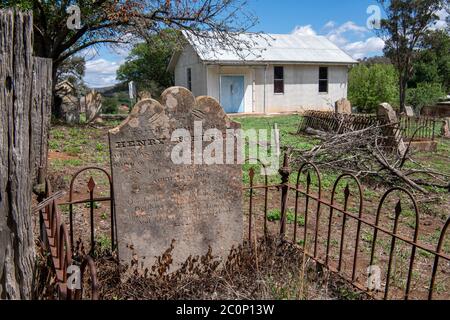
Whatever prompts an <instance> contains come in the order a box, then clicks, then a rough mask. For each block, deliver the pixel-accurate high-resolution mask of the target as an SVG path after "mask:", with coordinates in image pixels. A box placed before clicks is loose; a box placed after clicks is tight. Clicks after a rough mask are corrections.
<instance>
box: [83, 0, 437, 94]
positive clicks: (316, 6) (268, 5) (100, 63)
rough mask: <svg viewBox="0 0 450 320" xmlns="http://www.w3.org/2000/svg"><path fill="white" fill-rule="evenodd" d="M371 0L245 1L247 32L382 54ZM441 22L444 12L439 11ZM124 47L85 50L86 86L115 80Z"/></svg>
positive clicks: (357, 55) (350, 51)
mask: <svg viewBox="0 0 450 320" xmlns="http://www.w3.org/2000/svg"><path fill="white" fill-rule="evenodd" d="M372 5H377V2H376V1H372V0H249V8H248V10H250V11H251V12H252V13H253V14H254V15H255V16H257V17H258V19H259V23H258V25H257V26H255V27H254V28H253V29H252V30H251V31H263V32H266V33H292V32H299V33H306V34H318V35H324V36H326V37H327V38H328V39H330V40H331V41H332V42H334V43H335V44H336V45H338V46H339V47H340V48H341V49H343V50H344V51H346V52H347V53H348V54H350V55H351V56H353V57H354V58H356V59H359V58H363V57H370V56H374V55H380V54H382V49H383V47H384V42H383V41H382V40H381V39H380V38H378V37H377V36H376V34H375V33H374V32H373V30H370V29H369V28H368V27H367V21H368V20H370V19H369V17H370V16H371V14H372V13H373V11H372V12H370V13H367V10H368V8H369V7H370V6H372ZM440 17H441V25H442V23H443V21H444V20H445V14H444V13H443V12H442V13H441V14H440ZM126 56H127V49H126V48H122V49H116V50H113V49H109V48H106V47H101V48H99V50H98V51H97V52H96V51H95V50H93V49H91V50H88V52H87V58H88V61H87V63H86V69H87V70H86V76H85V81H86V83H87V84H88V86H90V87H102V86H108V85H112V84H114V83H116V80H115V75H116V70H117V68H118V67H119V66H120V64H122V63H123V61H124V59H125V57H126Z"/></svg>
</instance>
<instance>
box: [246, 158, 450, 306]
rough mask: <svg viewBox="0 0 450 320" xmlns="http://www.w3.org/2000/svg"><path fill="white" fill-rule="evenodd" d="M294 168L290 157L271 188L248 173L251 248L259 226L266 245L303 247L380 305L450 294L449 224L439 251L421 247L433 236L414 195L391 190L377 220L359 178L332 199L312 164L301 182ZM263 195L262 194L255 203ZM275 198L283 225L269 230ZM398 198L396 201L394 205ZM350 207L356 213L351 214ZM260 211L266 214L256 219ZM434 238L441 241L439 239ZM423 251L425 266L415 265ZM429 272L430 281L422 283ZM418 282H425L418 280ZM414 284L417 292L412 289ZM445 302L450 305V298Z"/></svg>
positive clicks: (300, 171)
mask: <svg viewBox="0 0 450 320" xmlns="http://www.w3.org/2000/svg"><path fill="white" fill-rule="evenodd" d="M288 160H289V159H288V156H287V155H285V157H284V163H283V167H282V168H281V169H280V170H279V173H280V177H281V183H275V184H269V183H268V180H267V177H265V178H264V179H263V180H264V181H263V182H262V183H260V184H258V183H256V181H255V170H254V168H253V167H251V168H250V169H249V171H248V177H249V186H246V187H244V190H246V191H247V192H248V240H249V242H250V243H252V242H253V241H254V239H255V234H254V233H256V231H255V229H259V227H260V225H258V224H259V223H261V224H262V225H263V227H262V233H263V235H264V237H267V236H268V233H269V232H271V233H275V235H276V236H280V238H281V239H283V240H284V241H288V242H290V243H292V244H293V245H296V246H298V247H299V249H301V250H302V251H303V252H304V255H305V257H307V258H309V259H312V260H314V261H315V262H316V263H318V264H320V265H322V266H324V267H325V268H326V269H328V270H329V271H331V272H333V273H335V274H337V275H338V276H340V277H341V278H343V279H345V280H346V281H348V282H349V283H351V284H352V285H353V286H354V287H356V288H357V289H359V290H362V291H364V292H366V293H367V294H369V295H370V296H372V297H373V298H375V299H391V298H398V297H402V298H404V299H410V298H418V299H429V300H432V299H433V298H434V297H435V294H436V291H437V289H436V288H437V287H438V286H440V287H444V289H442V288H441V290H440V291H442V290H443V291H444V293H445V292H447V294H448V292H449V289H450V276H449V275H448V273H449V271H450V255H449V251H450V245H448V244H447V243H446V245H444V242H445V241H446V240H450V239H448V238H446V236H447V232H448V231H449V224H450V217H448V218H447V220H446V223H445V224H444V226H443V227H442V229H440V230H439V237H438V242H437V246H436V247H435V248H432V247H431V246H430V245H427V244H424V243H423V241H420V240H419V239H423V238H424V237H427V236H430V235H429V234H427V233H421V232H420V230H419V226H420V225H421V220H420V214H419V208H418V205H417V203H416V200H415V198H414V196H413V195H412V194H411V193H410V192H409V191H408V190H405V189H403V188H400V187H393V188H391V189H389V190H388V191H386V192H385V194H384V195H383V196H382V197H381V199H380V201H379V202H378V206H377V210H376V213H375V214H373V212H372V214H370V211H368V210H366V209H364V204H365V203H367V202H366V201H365V199H364V192H363V188H362V185H361V183H360V181H359V180H358V178H357V177H355V176H354V175H352V174H342V175H340V176H339V177H338V178H337V179H336V181H335V183H334V184H333V187H332V191H331V193H328V194H325V193H324V190H323V184H322V179H321V173H320V171H319V169H318V168H317V167H316V166H315V165H314V164H312V163H305V164H303V165H302V166H301V167H300V168H299V169H298V170H297V171H296V172H295V173H296V174H297V177H295V175H294V176H292V172H291V169H290V168H289V161H288ZM262 170H264V168H263V169H262ZM293 178H294V180H292V179H293ZM313 180H314V181H313ZM343 182H346V184H345V187H344V188H343V190H342V193H338V190H340V189H342V188H341V187H342V185H341V184H342V183H343ZM313 189H315V191H313ZM258 191H259V192H260V191H262V192H260V194H259V195H257V192H258ZM273 193H275V194H273ZM274 195H275V197H279V199H280V200H281V204H280V206H279V208H281V210H280V213H281V218H280V222H279V225H278V227H276V226H274V224H272V227H271V228H269V227H268V221H269V217H268V215H269V211H268V210H269V207H268V202H269V200H268V199H269V198H270V199H273V196H274ZM394 198H395V199H398V200H397V201H394V202H392V200H393V199H394ZM337 200H340V203H341V204H338V203H337V202H338V201H337ZM350 206H352V209H353V210H350V209H351V208H350ZM404 207H407V208H406V209H405V208H404ZM410 208H411V209H410ZM261 211H262V213H263V214H262V215H258V213H260V212H261ZM386 216H388V217H389V219H388V220H389V221H391V225H390V226H389V227H388V226H385V225H384V223H382V220H383V221H384V220H386ZM403 216H408V217H409V219H411V221H409V222H407V223H408V225H407V226H406V228H407V230H403V229H404V226H403V224H405V221H403V220H404V219H403V218H402V219H401V217H403ZM258 218H259V220H261V219H262V222H259V220H258ZM287 221H290V222H291V223H290V224H289V226H291V227H290V228H287ZM292 221H293V223H292ZM292 225H293V228H292ZM288 229H290V230H288ZM409 230H412V231H413V232H412V233H413V234H412V235H407V233H408V232H407V231H409ZM363 231H364V235H363V234H362V232H363ZM299 233H303V236H302V237H299ZM433 236H435V237H436V235H435V234H433ZM381 237H383V239H381ZM449 238H450V237H449ZM381 240H383V241H381ZM389 240H390V241H389ZM400 244H401V245H400ZM380 246H381V247H380ZM444 247H445V250H444ZM380 249H381V250H380ZM418 251H420V252H419V253H420V261H418V258H417V256H418ZM444 251H445V252H444ZM385 253H386V254H385ZM399 256H400V258H399ZM424 257H426V258H424ZM399 261H402V262H403V263H404V265H403V267H402V268H400V269H402V270H400V271H401V272H400V271H399V270H395V271H399V272H400V273H402V272H405V274H404V275H403V278H402V279H398V277H397V273H396V274H395V276H396V279H394V274H393V273H394V267H396V269H398V268H397V265H398V264H399ZM419 263H420V265H419ZM374 265H376V267H378V268H379V269H380V270H384V272H383V274H382V275H381V274H380V284H381V287H379V288H377V287H375V288H374V287H373V286H372V285H371V284H370V283H368V281H369V280H371V279H372V278H371V277H372V276H371V275H370V274H368V273H367V272H368V271H370V270H372V269H371V268H372V267H375V266H374ZM344 266H345V267H344ZM439 271H440V276H443V277H444V280H442V279H441V280H442V281H441V280H439V281H438V277H437V274H438V272H439ZM427 272H428V275H429V278H428V280H427V279H422V276H423V275H425V273H427ZM418 274H419V278H420V279H417V278H418ZM413 278H414V282H415V286H414V288H412V281H413ZM394 280H395V281H394ZM394 282H395V283H394ZM398 283H401V284H402V286H403V287H402V286H401V285H399V284H398ZM417 287H419V288H417ZM424 287H426V290H425V289H424ZM391 293H392V294H391ZM444 298H445V299H449V297H448V296H446V297H444Z"/></svg>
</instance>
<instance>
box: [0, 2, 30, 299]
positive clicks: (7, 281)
mask: <svg viewBox="0 0 450 320" xmlns="http://www.w3.org/2000/svg"><path fill="white" fill-rule="evenodd" d="M32 29H33V19H32V16H31V14H29V13H21V12H17V11H13V10H6V11H0V83H1V85H0V161H1V163H0V249H1V250H0V297H1V298H2V299H27V298H31V285H32V276H33V267H34V241H33V232H32V229H33V226H32V216H31V187H32V180H31V159H30V128H31V123H30V119H31V105H32V101H31V89H32V86H31V81H32V73H33V57H32V48H33V46H32V36H31V33H32Z"/></svg>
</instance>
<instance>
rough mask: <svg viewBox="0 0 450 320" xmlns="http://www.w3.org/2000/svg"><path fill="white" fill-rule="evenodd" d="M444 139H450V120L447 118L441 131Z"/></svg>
mask: <svg viewBox="0 0 450 320" xmlns="http://www.w3.org/2000/svg"><path fill="white" fill-rule="evenodd" d="M441 131H442V132H441V133H442V136H443V137H444V138H450V118H445V119H444V121H443V124H442V129H441Z"/></svg>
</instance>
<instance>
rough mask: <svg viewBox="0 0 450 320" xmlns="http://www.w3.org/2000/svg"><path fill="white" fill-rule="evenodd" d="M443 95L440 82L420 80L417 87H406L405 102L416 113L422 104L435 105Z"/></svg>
mask: <svg viewBox="0 0 450 320" xmlns="http://www.w3.org/2000/svg"><path fill="white" fill-rule="evenodd" d="M444 95H445V92H444V90H443V89H442V85H441V84H440V83H427V82H421V83H418V84H417V88H410V89H408V92H407V95H406V102H407V103H408V104H409V105H411V106H413V107H414V109H415V110H416V112H417V113H418V112H420V110H421V109H422V107H424V106H427V105H435V104H436V103H437V102H438V101H439V99H441V98H442V97H443V96H444Z"/></svg>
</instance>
